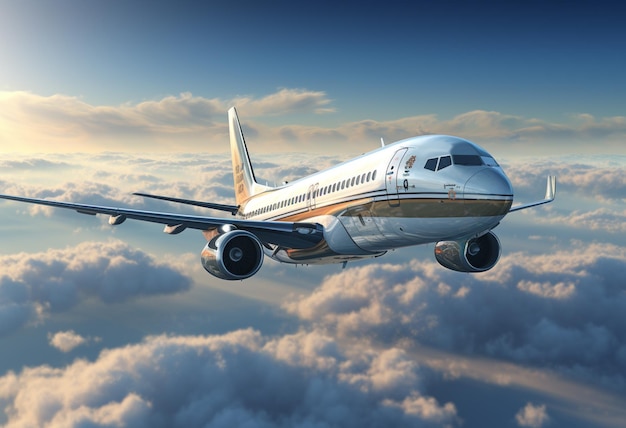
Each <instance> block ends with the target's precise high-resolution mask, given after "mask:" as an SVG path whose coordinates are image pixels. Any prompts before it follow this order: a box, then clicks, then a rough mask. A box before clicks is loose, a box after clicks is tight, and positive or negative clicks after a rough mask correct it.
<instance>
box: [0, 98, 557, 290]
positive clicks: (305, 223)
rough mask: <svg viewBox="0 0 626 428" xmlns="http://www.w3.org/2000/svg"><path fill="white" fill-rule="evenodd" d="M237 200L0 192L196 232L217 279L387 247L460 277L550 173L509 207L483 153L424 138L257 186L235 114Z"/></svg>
mask: <svg viewBox="0 0 626 428" xmlns="http://www.w3.org/2000/svg"><path fill="white" fill-rule="evenodd" d="M228 123H229V131H230V149H231V155H232V167H233V176H234V190H235V202H236V204H235V205H225V204H217V203H211V202H203V201H196V200H189V199H182V198H174V197H169V196H160V195H152V194H146V193H135V195H137V196H141V197H145V198H153V199H159V200H163V201H169V202H173V203H178V204H186V205H192V206H200V207H204V208H209V209H213V210H220V211H224V212H228V213H230V214H232V216H231V217H210V216H202V215H189V214H177V213H168V212H154V211H144V210H137V209H131V208H115V207H105V206H97V205H88V204H78V203H69V202H59V201H52V200H47V199H34V198H26V197H20V196H10V195H0V198H1V199H8V200H12V201H19V202H27V203H32V204H40V205H46V206H51V207H57V208H67V209H71V210H75V211H77V212H79V213H82V214H89V215H96V214H105V215H108V216H109V224H111V225H112V226H116V225H120V224H122V223H124V221H126V220H127V219H133V220H141V221H147V222H153V223H160V224H163V225H165V227H164V230H163V231H164V232H165V233H167V234H171V235H175V234H178V233H181V232H182V231H184V230H186V229H197V230H200V231H201V232H202V233H203V235H204V237H205V238H206V240H207V241H208V242H207V244H206V245H205V246H204V248H203V249H202V252H201V256H200V259H201V262H202V266H203V267H204V269H205V270H206V271H207V272H208V273H210V274H211V275H214V276H215V277H218V278H221V279H224V280H243V279H246V278H250V277H252V276H253V275H255V274H256V273H257V272H258V271H259V269H260V268H261V266H262V264H263V260H264V257H266V256H267V257H270V258H271V259H274V260H277V261H279V262H283V263H292V264H306V265H309V264H327V263H342V264H343V267H345V266H346V263H348V262H351V261H354V260H359V259H367V258H374V257H380V256H382V255H383V254H385V253H386V252H387V251H389V250H393V249H396V248H401V247H408V246H412V245H420V244H426V243H435V249H434V253H435V259H436V260H437V262H439V264H441V265H442V266H444V267H446V268H448V269H452V270H455V271H458V272H484V271H487V270H489V269H491V268H493V267H494V266H495V265H496V263H497V262H498V260H499V258H500V253H501V245H500V241H499V239H498V238H497V236H496V235H495V234H494V233H493V232H492V229H493V228H495V227H496V226H497V225H498V224H499V223H500V222H501V220H502V219H503V218H504V217H505V216H506V215H507V214H509V213H511V212H515V211H520V210H523V209H527V208H530V207H534V206H538V205H542V204H547V203H549V202H552V201H553V200H554V198H555V194H556V177H554V176H548V179H547V185H546V193H545V197H544V199H542V200H539V201H536V202H531V203H527V204H522V205H517V206H512V203H513V188H512V186H511V182H510V181H509V179H508V178H507V176H506V174H505V173H504V171H503V170H502V168H501V167H500V166H499V164H498V163H497V162H496V161H495V159H494V157H493V156H491V155H490V154H489V153H487V151H485V150H484V149H482V148H481V147H479V146H478V145H476V144H474V143H472V142H470V141H468V140H465V139H462V138H459V137H453V136H448V135H422V136H417V137H413V138H408V139H404V140H400V141H397V142H394V143H392V144H387V145H385V143H384V141H382V139H381V143H382V144H381V147H380V148H378V149H376V150H373V151H371V152H369V153H365V154H363V155H361V156H359V157H356V158H354V159H351V160H348V161H346V162H343V163H341V164H338V165H335V166H333V167H331V168H329V169H326V170H324V171H319V172H317V173H315V174H312V175H310V176H307V177H303V178H300V179H298V180H296V181H294V182H292V183H284V184H283V185H281V186H269V185H267V184H262V183H260V182H259V181H258V180H257V178H256V176H255V174H254V170H253V168H252V163H251V161H250V156H249V153H248V149H247V146H246V142H245V139H244V136H243V132H242V129H241V125H240V122H239V118H238V115H237V111H236V110H235V108H234V107H233V108H231V109H230V110H229V111H228Z"/></svg>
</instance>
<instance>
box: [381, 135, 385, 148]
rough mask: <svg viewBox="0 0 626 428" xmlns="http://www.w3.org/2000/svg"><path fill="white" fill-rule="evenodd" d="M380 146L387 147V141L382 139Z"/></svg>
mask: <svg viewBox="0 0 626 428" xmlns="http://www.w3.org/2000/svg"><path fill="white" fill-rule="evenodd" d="M380 146H381V147H385V140H383V137H380Z"/></svg>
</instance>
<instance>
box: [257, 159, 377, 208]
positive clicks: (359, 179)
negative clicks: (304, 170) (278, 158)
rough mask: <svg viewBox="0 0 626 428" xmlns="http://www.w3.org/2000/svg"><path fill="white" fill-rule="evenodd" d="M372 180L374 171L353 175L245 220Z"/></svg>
mask: <svg viewBox="0 0 626 428" xmlns="http://www.w3.org/2000/svg"><path fill="white" fill-rule="evenodd" d="M374 180H376V170H374V171H370V172H368V173H363V174H361V175H355V176H354V177H352V178H347V179H345V180H343V181H339V182H337V183H333V184H329V185H328V186H324V187H321V188H317V189H314V190H313V191H312V192H311V191H309V192H307V193H303V194H301V195H299V196H294V197H293V198H289V199H285V200H284V201H281V202H277V203H275V204H272V205H268V206H265V207H263V208H259V209H257V210H254V211H252V212H251V213H249V214H247V215H246V218H248V217H254V216H257V215H259V214H264V213H267V212H270V211H274V210H277V209H280V208H284V207H288V206H290V205H294V204H299V203H301V202H304V201H308V200H310V199H311V198H313V199H315V198H317V197H319V196H324V195H328V194H331V193H334V192H338V191H339V190H344V189H348V188H350V187H353V186H358V185H360V184H365V183H369V182H370V181H374Z"/></svg>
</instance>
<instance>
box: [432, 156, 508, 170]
mask: <svg viewBox="0 0 626 428" xmlns="http://www.w3.org/2000/svg"><path fill="white" fill-rule="evenodd" d="M452 164H454V165H462V166H480V165H485V166H492V167H498V166H500V165H498V162H496V160H495V159H494V158H492V157H491V156H486V155H484V156H478V155H451V156H450V155H446V156H441V157H438V158H430V159H428V160H427V161H426V163H425V164H424V169H428V170H431V171H439V170H442V169H444V168H446V167H448V166H450V165H452Z"/></svg>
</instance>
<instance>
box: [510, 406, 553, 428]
mask: <svg viewBox="0 0 626 428" xmlns="http://www.w3.org/2000/svg"><path fill="white" fill-rule="evenodd" d="M515 420H516V421H517V424H518V425H519V426H521V427H531V428H541V427H542V426H544V425H545V424H547V423H548V421H549V420H550V418H549V417H548V413H547V412H546V406H545V405H541V406H535V405H533V404H532V403H527V404H526V406H524V408H522V409H520V411H519V412H518V413H517V414H516V415H515Z"/></svg>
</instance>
